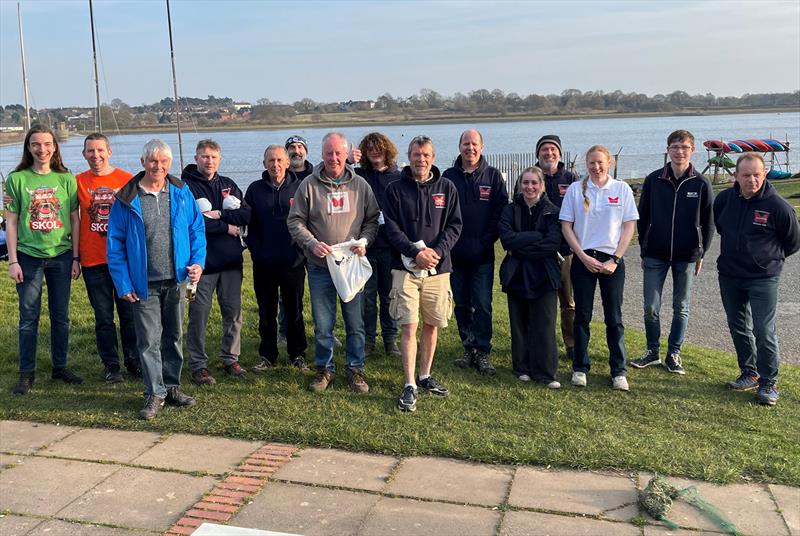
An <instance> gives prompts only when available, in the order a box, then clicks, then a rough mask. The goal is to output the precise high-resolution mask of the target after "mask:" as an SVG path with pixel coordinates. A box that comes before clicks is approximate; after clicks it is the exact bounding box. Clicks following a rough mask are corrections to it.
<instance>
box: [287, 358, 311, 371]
mask: <svg viewBox="0 0 800 536" xmlns="http://www.w3.org/2000/svg"><path fill="white" fill-rule="evenodd" d="M290 361H291V362H292V366H293V367H294V368H296V369H299V370H308V363H306V356H304V355H299V356H297V357H293V358H291V359H290Z"/></svg>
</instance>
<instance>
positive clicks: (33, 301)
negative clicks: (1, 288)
mask: <svg viewBox="0 0 800 536" xmlns="http://www.w3.org/2000/svg"><path fill="white" fill-rule="evenodd" d="M17 261H18V262H19V266H20V268H21V269H22V278H23V281H22V283H19V284H17V294H18V295H19V371H20V374H25V375H32V374H33V373H34V371H35V370H36V340H37V338H38V336H39V317H40V314H41V310H42V280H44V281H45V282H46V283H47V307H48V309H49V312H50V359H51V360H52V363H53V368H54V369H62V368H65V367H66V366H67V348H68V347H69V291H70V286H71V285H72V276H71V271H72V252H71V251H68V252H66V253H62V254H61V255H59V256H57V257H52V258H46V259H41V258H38V257H31V256H30V255H26V254H25V253H22V252H21V251H19V252H17Z"/></svg>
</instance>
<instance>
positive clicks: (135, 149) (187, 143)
mask: <svg viewBox="0 0 800 536" xmlns="http://www.w3.org/2000/svg"><path fill="white" fill-rule="evenodd" d="M474 126H477V127H478V129H479V130H480V131H481V133H482V134H483V137H484V141H485V145H486V148H485V149H484V152H485V153H487V154H494V153H526V152H533V150H534V148H535V143H536V140H537V139H539V137H540V136H542V135H543V134H549V133H555V134H558V135H559V136H561V140H562V145H563V148H564V151H565V152H569V153H571V154H572V155H573V156H575V155H578V156H579V159H578V162H577V167H578V170H579V171H580V172H583V171H584V169H585V168H584V166H583V153H584V152H585V151H586V149H588V148H589V147H590V146H591V145H594V144H597V143H600V144H603V145H605V146H606V147H608V148H609V150H610V151H611V152H612V153H614V154H616V153H617V152H618V151H620V149H621V150H622V153H621V156H620V159H619V177H620V178H629V177H643V176H645V175H646V174H647V173H649V172H651V171H652V170H654V169H656V168H658V167H661V166H662V165H663V162H664V151H665V147H666V138H667V135H669V133H670V132H672V131H674V130H677V129H687V130H689V131H691V132H692V133H693V134H694V135H695V138H696V139H697V145H698V150H697V152H696V153H695V155H694V163H695V165H696V166H697V167H698V168H699V169H703V168H704V167H705V165H706V160H707V159H708V156H709V155H708V154H707V153H706V151H705V150H704V149H703V148H702V142H703V141H705V140H707V139H724V140H726V141H728V140H734V139H741V138H773V139H777V140H779V141H784V140H788V141H789V143H790V144H791V147H793V148H794V149H795V150H794V151H792V152H790V153H788V156H789V158H790V169H791V170H792V171H795V172H796V171H798V168H800V156H799V155H798V154H797V152H798V150H800V113H769V114H734V115H712V116H681V117H645V118H624V117H620V118H596V119H588V118H587V119H570V120H560V121H524V122H493V123H479V124H477V125H474V124H470V123H456V124H433V125H387V126H376V125H371V126H358V127H343V128H339V129H337V130H339V131H341V132H343V133H344V134H345V135H347V137H348V138H349V139H350V140H351V141H354V142H355V143H358V142H359V141H360V140H361V138H362V137H363V136H364V135H365V134H366V133H368V132H371V131H373V130H379V131H381V132H383V133H385V134H386V135H388V136H389V137H390V138H391V139H392V140H394V142H395V143H396V144H397V146H398V147H399V148H400V152H401V158H400V160H401V161H403V160H404V158H403V157H404V155H405V150H406V147H407V142H408V140H410V139H411V138H412V137H414V136H416V135H418V134H427V135H428V136H430V137H431V138H433V140H434V142H435V144H436V152H437V158H436V164H437V165H438V166H439V167H440V169H442V170H444V169H445V168H447V167H449V166H450V165H451V164H452V162H453V160H454V158H455V157H456V156H457V155H458V139H459V136H460V134H461V132H463V131H464V130H465V129H467V128H470V127H474ZM329 130H331V129H327V128H325V129H322V128H305V129H297V128H290V129H273V130H253V131H232V132H214V131H210V132H209V131H204V132H196V131H192V130H187V131H186V132H184V134H183V145H184V161H185V163H187V164H188V163H191V162H193V159H192V157H193V155H194V146H195V144H196V143H197V141H198V140H199V139H202V138H207V137H210V138H214V139H215V140H217V141H218V142H219V143H220V145H221V146H222V153H223V161H222V166H221V172H222V174H223V175H227V176H230V177H231V178H233V179H234V180H236V182H237V183H238V184H239V185H240V187H241V188H242V189H243V190H244V189H245V188H246V187H247V185H248V184H250V183H251V182H252V181H254V180H257V179H259V178H260V177H261V172H262V171H263V168H262V165H261V160H262V155H263V151H264V148H265V147H266V146H267V145H269V144H271V143H279V144H283V142H284V141H285V140H286V138H287V137H288V136H289V135H291V134H300V135H302V136H304V137H305V138H306V139H307V140H308V144H309V160H311V161H312V162H318V161H319V160H320V156H319V155H320V153H321V148H320V142H321V139H322V136H323V135H324V134H325V133H326V132H328V131H329ZM153 137H160V138H162V139H164V140H165V141H166V142H167V143H169V144H170V145H171V146H172V148H173V152H174V156H175V158H174V161H173V165H172V170H171V172H172V173H173V174H175V175H179V174H180V169H179V168H180V162H179V158H178V143H177V134H174V133H173V134H166V133H160V134H157V135H156V134H124V135H110V139H111V146H112V149H113V152H114V155H113V158H112V163H113V164H114V165H115V166H117V167H121V168H124V169H128V170H130V171H138V170H140V169H141V166H140V164H139V156H140V154H141V149H142V146H143V145H144V143H145V142H146V141H147V140H149V139H151V138H153ZM82 143H83V138H82V137H72V138H70V139H69V141H67V142H65V143H62V144H61V150H62V155H63V157H64V162H65V164H66V165H67V167H69V168H70V170H72V171H73V172H80V171H83V170H85V169H86V167H87V166H86V162H85V161H84V160H83V157H82V156H81V149H82ZM776 154H777V155H778V157H779V159H780V162H781V163H784V162H785V159H786V156H787V155H786V153H776ZM19 157H20V146H19V145H16V146H7V147H0V170H2V171H3V173H5V174H8V172H9V171H11V169H13V168H14V166H15V165H16V164H17V162H18V161H19Z"/></svg>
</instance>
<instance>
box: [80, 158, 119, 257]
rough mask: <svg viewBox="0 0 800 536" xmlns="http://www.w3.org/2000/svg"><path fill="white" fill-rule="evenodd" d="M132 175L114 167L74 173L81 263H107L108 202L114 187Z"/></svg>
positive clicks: (111, 203)
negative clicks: (104, 172)
mask: <svg viewBox="0 0 800 536" xmlns="http://www.w3.org/2000/svg"><path fill="white" fill-rule="evenodd" d="M131 177H133V175H131V174H130V173H128V172H127V171H124V170H122V169H117V168H115V169H114V171H112V172H111V173H109V174H108V175H95V174H94V173H92V170H90V169H89V170H86V171H84V172H83V173H81V174H80V175H76V177H75V178H76V179H77V180H78V205H79V206H80V215H81V234H80V243H79V246H80V247H79V250H80V255H81V265H82V266H97V265H98V264H107V263H108V260H107V258H106V235H107V234H108V218H109V216H110V215H111V205H113V204H114V201H115V200H116V198H115V197H114V196H115V194H116V193H117V191H118V190H119V189H120V188H122V187H123V186H124V185H125V183H127V182H128V181H129V180H130V179H131Z"/></svg>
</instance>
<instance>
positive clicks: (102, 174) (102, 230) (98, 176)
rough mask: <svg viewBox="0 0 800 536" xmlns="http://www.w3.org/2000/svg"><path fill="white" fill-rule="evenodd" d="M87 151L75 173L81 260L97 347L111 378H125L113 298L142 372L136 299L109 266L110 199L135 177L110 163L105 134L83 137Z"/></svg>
mask: <svg viewBox="0 0 800 536" xmlns="http://www.w3.org/2000/svg"><path fill="white" fill-rule="evenodd" d="M83 157H84V158H85V159H86V162H87V163H88V164H89V169H88V170H86V171H84V172H83V173H81V174H79V175H77V176H76V179H77V180H78V204H79V206H80V218H81V227H80V237H81V241H80V244H79V248H80V261H81V268H82V271H83V282H84V283H85V284H86V293H87V294H88V295H89V302H90V303H91V304H92V308H93V309H94V331H95V335H96V339H97V353H98V354H99V355H100V360H101V361H102V362H103V366H104V367H105V372H104V374H105V380H106V382H107V383H119V382H121V381H123V378H122V371H121V369H120V362H119V349H118V346H117V328H116V325H115V324H114V304H115V303H116V306H117V314H118V315H119V325H120V335H121V337H122V353H123V355H124V359H125V368H126V369H127V370H128V373H129V374H131V375H132V376H136V377H141V374H142V373H141V368H140V365H139V353H138V351H137V350H136V332H135V331H134V324H133V304H132V303H129V302H127V301H125V300H122V299H120V297H119V296H117V292H116V290H115V289H114V282H113V281H112V280H111V274H110V273H109V271H108V260H107V259H106V236H107V234H108V218H109V215H110V214H111V205H113V204H114V200H115V199H116V198H115V195H116V193H117V190H119V189H120V188H122V187H123V186H124V185H125V184H126V183H127V182H128V181H129V180H130V179H131V177H132V175H131V174H130V173H128V172H127V171H124V170H121V169H117V168H115V167H112V166H111V164H110V163H109V158H110V157H111V146H110V145H109V143H108V138H107V137H105V136H104V135H103V134H98V133H94V134H90V135H88V136H87V137H86V139H85V140H84V142H83Z"/></svg>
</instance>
